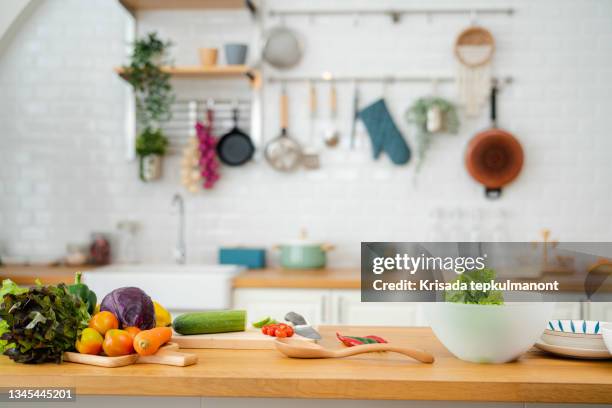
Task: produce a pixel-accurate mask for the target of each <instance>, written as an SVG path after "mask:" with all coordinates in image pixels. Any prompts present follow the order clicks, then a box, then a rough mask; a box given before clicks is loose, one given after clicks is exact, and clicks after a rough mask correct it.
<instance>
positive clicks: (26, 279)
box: [0, 265, 95, 285]
mask: <svg viewBox="0 0 612 408" xmlns="http://www.w3.org/2000/svg"><path fill="white" fill-rule="evenodd" d="M92 268H95V266H91V265H81V266H35V265H3V266H0V281H2V280H3V279H6V278H9V279H11V280H12V281H13V282H15V283H17V284H18V285H34V282H35V281H36V279H40V280H41V281H42V283H43V284H45V285H57V284H58V283H61V282H64V283H72V282H74V274H75V273H76V272H77V271H86V270H88V269H92Z"/></svg>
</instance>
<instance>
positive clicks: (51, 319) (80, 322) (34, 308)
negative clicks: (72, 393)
mask: <svg viewBox="0 0 612 408" xmlns="http://www.w3.org/2000/svg"><path fill="white" fill-rule="evenodd" d="M18 292H20V293H16V294H15V293H8V294H6V295H4V297H3V298H2V299H3V301H2V304H1V305H0V318H1V319H3V320H4V321H5V322H6V323H7V325H8V327H7V328H6V329H7V330H6V329H5V330H6V331H5V332H4V333H3V334H2V337H1V339H2V340H4V341H6V342H7V344H9V346H5V350H4V354H5V355H7V356H9V357H10V358H11V359H12V360H14V361H16V362H18V363H30V364H35V363H44V362H56V363H60V362H61V361H62V356H63V354H64V351H69V350H73V349H74V345H75V342H76V339H77V338H78V336H79V335H80V334H81V331H82V330H83V329H84V328H86V327H87V322H88V321H89V318H90V316H89V313H88V312H87V305H86V304H85V302H83V301H82V300H81V299H79V298H78V297H77V296H74V295H72V294H71V293H70V292H69V291H68V288H67V287H66V285H64V284H63V283H60V284H59V285H57V286H40V285H39V286H36V287H33V288H31V289H27V290H26V291H25V292H23V291H20V290H18Z"/></svg>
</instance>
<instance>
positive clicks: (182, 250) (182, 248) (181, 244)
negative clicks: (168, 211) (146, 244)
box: [172, 193, 187, 264]
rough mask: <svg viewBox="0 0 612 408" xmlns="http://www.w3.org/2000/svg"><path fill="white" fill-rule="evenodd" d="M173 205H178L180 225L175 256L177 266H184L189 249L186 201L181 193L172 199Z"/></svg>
mask: <svg viewBox="0 0 612 408" xmlns="http://www.w3.org/2000/svg"><path fill="white" fill-rule="evenodd" d="M172 205H173V206H175V205H178V210H179V224H178V239H177V242H176V247H175V248H174V251H173V255H174V260H175V261H176V263H177V264H184V263H185V261H186V259H187V248H186V245H185V201H184V200H183V196H181V195H180V194H179V193H176V194H174V196H173V197H172Z"/></svg>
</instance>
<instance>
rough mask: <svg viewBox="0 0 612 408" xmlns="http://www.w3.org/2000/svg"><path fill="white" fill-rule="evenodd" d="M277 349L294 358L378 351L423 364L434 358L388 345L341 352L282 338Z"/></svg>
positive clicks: (380, 344)
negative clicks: (409, 358)
mask: <svg viewBox="0 0 612 408" xmlns="http://www.w3.org/2000/svg"><path fill="white" fill-rule="evenodd" d="M274 345H275V346H276V349H277V350H278V351H280V352H281V353H283V354H284V355H286V356H287V357H293V358H338V357H348V356H354V355H356V354H362V353H373V352H377V351H393V352H396V353H400V354H404V355H406V356H408V357H412V358H414V359H415V360H418V361H420V362H422V363H433V362H434V357H433V356H432V355H431V354H429V353H427V352H426V351H423V350H417V349H412V348H408V347H397V346H393V345H391V344H387V343H378V344H364V345H361V346H353V347H347V348H345V349H341V350H330V349H326V348H324V347H322V346H319V345H318V344H314V343H310V342H306V341H303V340H297V339H287V338H281V339H278V338H277V339H276V341H275V342H274Z"/></svg>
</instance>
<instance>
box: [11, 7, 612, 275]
mask: <svg viewBox="0 0 612 408" xmlns="http://www.w3.org/2000/svg"><path fill="white" fill-rule="evenodd" d="M86 3H87V4H85V2H82V1H76V0H74V1H71V2H70V4H69V5H67V4H66V2H64V1H62V2H59V1H51V0H47V1H44V2H42V4H41V5H40V6H39V7H38V9H37V10H36V11H35V12H34V13H33V15H32V17H31V18H30V19H29V20H28V21H27V22H26V23H25V24H24V26H23V27H22V29H21V31H20V32H19V33H17V36H16V37H15V39H14V41H13V43H12V44H11V46H10V47H9V48H8V49H7V50H6V51H5V53H4V54H3V55H2V56H0V142H1V148H0V161H1V162H2V166H0V241H2V242H1V243H2V244H3V246H4V247H6V248H8V250H9V251H10V253H12V254H15V255H32V256H36V255H59V254H61V253H63V251H64V250H65V244H66V243H67V242H81V241H86V240H87V239H88V237H89V234H90V232H91V231H92V230H96V231H108V232H116V230H115V228H116V223H117V221H119V220H122V219H134V220H137V221H138V222H140V223H141V224H142V228H141V230H140V232H139V251H140V254H141V257H142V258H143V260H147V261H152V262H153V261H155V262H170V261H171V248H172V246H173V245H174V241H175V235H176V231H175V229H176V217H175V214H174V213H173V212H172V209H171V207H170V199H171V197H172V194H174V193H175V192H177V191H178V192H182V191H183V189H182V187H181V186H180V184H179V181H178V178H179V169H178V167H179V161H180V158H179V157H176V156H175V157H169V158H168V159H167V160H166V161H165V168H164V178H163V180H162V181H160V182H158V183H153V184H150V185H146V184H142V183H140V182H139V181H138V179H137V164H136V163H127V162H125V161H124V160H123V157H124V148H125V147H124V135H123V128H124V127H123V119H124V112H125V106H124V102H125V101H124V90H125V84H124V83H123V82H122V81H121V80H120V79H118V78H117V77H116V76H115V75H114V73H113V72H112V68H113V67H114V66H116V65H119V64H121V63H122V62H125V32H124V30H125V28H126V18H128V17H127V15H126V13H125V12H124V10H122V9H121V7H120V6H119V5H118V4H117V2H116V1H114V0H99V1H95V2H86ZM432 3H433V5H432V7H433V6H437V5H439V6H445V5H449V4H452V5H453V6H457V3H460V4H459V5H465V6H466V7H470V6H474V5H482V4H481V2H479V1H476V0H474V1H472V0H463V1H461V2H448V1H443V0H440V1H434V2H432ZM267 4H268V5H269V7H272V8H274V7H283V8H286V7H296V8H301V7H335V6H337V7H358V6H363V7H372V4H373V2H372V1H371V0H359V1H351V2H349V1H347V0H333V1H331V2H330V1H323V0H316V1H306V0H300V1H294V2H291V5H289V3H288V2H285V1H281V0H268V1H267ZM385 5H387V6H390V7H399V6H401V7H410V6H415V7H419V6H422V2H420V1H416V0H411V1H400V0H384V1H377V6H379V7H384V6H385ZM504 5H510V6H513V7H515V8H516V13H515V15H514V16H513V17H506V16H479V17H478V20H479V22H480V23H481V24H483V25H484V26H486V27H488V28H490V29H491V31H492V32H493V34H494V35H495V37H496V40H497V45H498V49H497V53H496V56H495V64H494V70H495V72H496V73H497V74H499V75H512V76H513V77H514V78H515V82H514V83H513V84H512V85H511V86H509V87H508V88H506V89H505V90H503V92H502V93H501V95H500V103H499V105H500V106H499V124H500V126H502V127H504V128H506V129H508V130H510V131H512V132H515V133H516V134H517V136H518V137H519V139H520V140H521V142H522V143H523V145H524V148H525V154H526V161H525V167H524V172H523V174H521V176H520V177H519V179H518V180H517V181H516V182H515V183H514V184H512V185H511V186H508V188H506V189H505V191H504V197H503V199H502V200H500V201H499V202H490V201H487V200H486V199H485V198H484V197H483V192H482V187H481V186H479V185H478V184H477V183H475V182H474V181H473V180H472V179H471V178H470V177H469V175H468V174H467V172H466V171H465V169H464V167H463V156H462V155H463V152H464V149H465V146H466V144H467V142H468V141H469V139H470V138H471V136H472V135H473V134H474V133H475V132H477V131H479V130H481V129H484V128H487V127H488V121H487V114H486V112H483V114H482V116H481V117H480V118H477V119H475V120H466V121H464V122H463V123H462V126H461V132H460V134H458V135H454V136H440V137H436V138H435V140H434V141H433V143H432V146H431V149H430V151H429V152H428V157H427V159H426V161H425V164H424V165H423V168H422V169H421V172H420V174H418V175H416V176H415V165H414V161H413V162H411V163H410V164H409V165H408V166H405V167H394V166H393V165H392V164H391V163H390V161H389V160H388V158H386V157H382V158H380V159H379V160H377V161H374V160H372V159H371V152H370V146H369V141H368V137H367V135H365V134H363V133H360V134H359V139H358V141H359V145H358V148H357V149H356V150H353V151H350V150H349V149H348V148H347V144H346V140H344V141H343V144H341V146H340V147H338V148H337V149H335V150H329V149H325V148H324V147H323V145H322V143H321V131H322V130H323V129H326V128H328V127H329V120H328V100H327V88H326V87H325V86H320V87H318V89H317V91H318V100H319V114H318V117H317V120H316V123H315V124H314V126H313V129H314V131H313V134H314V137H313V138H311V137H310V126H309V122H308V121H309V117H308V108H307V102H306V101H307V99H306V95H307V89H306V87H305V86H304V85H295V86H291V87H290V88H289V97H290V113H291V116H290V131H291V133H292V135H295V137H297V138H298V139H299V140H300V141H301V142H303V143H305V144H306V143H308V144H311V143H312V144H314V145H315V146H318V148H319V149H320V154H321V156H320V158H321V163H322V168H321V169H320V170H317V171H303V172H300V173H297V174H292V175H286V174H279V173H276V172H274V171H273V170H271V169H270V168H269V167H268V166H267V165H266V164H265V162H264V161H263V159H262V157H261V156H258V157H257V160H256V162H255V163H250V164H248V165H247V166H244V167H242V168H239V169H226V168H224V169H222V179H221V181H220V182H219V183H218V185H217V186H216V187H215V189H214V190H212V191H205V192H202V193H200V194H198V195H196V196H190V195H188V194H187V193H184V194H185V195H186V197H187V203H186V204H187V223H188V228H187V238H188V256H189V259H190V260H191V261H199V262H215V261H216V248H217V247H218V246H219V245H234V244H243V245H262V246H271V245H272V244H275V243H278V242H281V241H284V240H287V239H291V238H293V237H296V236H297V235H298V234H299V231H300V229H301V228H303V227H304V228H307V229H308V231H309V234H310V236H311V237H312V238H314V239H321V240H326V241H332V242H334V243H335V244H337V245H338V250H337V251H336V252H334V253H332V254H331V255H330V259H331V262H332V263H333V264H335V265H357V263H358V259H359V251H360V248H359V242H360V241H365V240H393V239H397V240H424V239H428V238H430V237H431V236H432V235H435V234H433V233H432V228H433V226H434V224H435V222H434V221H435V219H434V217H432V215H431V214H432V212H434V211H435V210H436V209H443V210H445V211H446V212H447V213H448V214H455V213H461V212H463V213H464V215H463V216H453V217H450V216H449V217H447V218H446V227H444V229H443V230H442V231H441V234H442V235H443V236H444V237H447V238H448V239H470V237H471V236H472V234H473V230H474V228H476V229H480V232H479V234H480V236H482V237H489V239H500V238H499V237H504V239H510V240H531V239H535V238H537V236H538V233H539V230H540V229H541V228H550V229H552V231H553V234H555V235H556V236H557V237H558V238H560V239H565V240H611V239H612V206H610V205H609V203H610V200H611V199H612V188H610V175H612V161H611V160H610V159H609V154H610V153H609V152H610V149H611V148H612V137H610V135H609V130H608V127H609V123H608V122H609V120H608V119H609V116H610V113H612V103H611V102H610V99H609V95H610V93H611V91H612V82H610V80H609V79H610V77H612V68H611V67H612V25H611V24H610V21H611V20H612V3H611V2H609V1H605V0H589V1H583V2H575V1H565V0H564V1H556V0H541V1H538V2H530V1H527V0H512V1H511V0H508V1H506V2H505V3H504ZM542 21H546V24H542ZM277 23H278V20H277V19H270V20H269V21H268V25H269V26H272V25H275V24H277ZM287 24H289V25H291V27H293V28H295V29H296V30H297V31H299V32H300V33H301V34H302V35H303V36H304V41H305V46H306V54H305V57H304V60H303V61H302V62H301V63H300V65H299V66H298V67H297V68H296V69H295V70H293V71H292V72H291V74H295V75H299V74H319V73H321V72H322V71H332V72H334V73H336V74H338V75H342V74H346V75H349V74H353V73H370V74H382V73H393V72H405V71H407V72H437V73H440V72H442V73H444V72H450V73H452V72H454V69H455V68H454V67H455V61H454V59H453V56H452V53H451V47H452V43H453V40H454V38H455V36H456V34H457V33H458V32H459V31H460V30H461V29H462V28H464V27H465V26H466V25H467V24H469V19H468V18H466V17H458V16H434V17H433V18H432V19H431V21H428V20H427V19H426V18H425V17H423V16H406V17H405V18H404V19H403V20H402V22H401V23H400V24H397V25H392V24H390V23H389V19H388V18H387V17H371V18H362V19H360V21H359V22H358V23H357V24H354V23H353V20H352V18H350V17H347V18H328V17H321V18H316V19H314V21H309V20H308V19H307V18H300V17H296V18H288V19H287ZM228 27H231V29H230V28H228ZM139 30H140V32H141V33H144V32H147V31H150V30H158V31H159V32H160V34H161V36H163V37H170V38H171V39H172V40H173V42H174V44H175V46H174V47H173V49H172V54H173V57H174V60H175V62H176V63H177V64H196V63H197V62H198V56H197V49H198V48H200V47H206V46H217V47H221V46H222V45H223V44H224V43H226V42H230V41H243V42H248V43H250V42H251V41H252V37H253V36H254V33H255V31H254V28H253V25H252V24H251V22H250V18H249V16H248V14H247V13H246V12H244V11H239V12H232V11H212V12H207V11H193V10H190V11H172V12H142V13H139ZM223 59H224V56H223V52H222V51H221V55H220V60H221V62H223ZM250 59H251V60H252V61H254V60H256V59H257V56H256V55H255V53H254V50H253V49H251V50H250ZM174 85H175V89H177V93H178V94H179V97H193V96H195V97H199V98H202V97H206V96H208V95H212V96H218V95H243V96H248V92H249V91H248V88H247V87H246V86H245V84H244V82H243V81H238V82H236V83H233V82H232V81H215V82H202V81H198V80H180V81H175V82H174ZM361 91H362V103H363V104H367V103H369V102H372V101H374V100H376V99H377V98H379V97H380V95H381V93H382V87H381V86H380V85H377V84H365V85H363V87H362V89H361ZM278 92H279V88H278V86H277V85H271V86H267V88H266V91H265V94H264V111H265V116H264V128H265V132H264V139H265V140H270V139H271V138H273V137H274V136H276V135H277V134H278V131H279V129H278V127H279V125H278V106H277V105H278V96H279V93H278ZM430 92H431V87H430V86H429V85H428V84H395V85H393V86H392V87H390V88H389V89H388V90H387V102H388V105H389V107H390V109H391V113H392V115H393V117H394V119H395V121H396V123H397V125H398V127H399V128H400V130H401V131H402V132H403V133H404V135H405V137H406V139H407V140H408V142H409V144H410V146H411V147H412V149H413V150H414V149H415V141H414V134H413V131H412V129H411V128H410V127H409V126H408V125H407V124H406V122H405V121H404V112H405V110H406V109H407V108H408V107H409V106H410V105H411V104H412V102H413V101H414V100H416V98H418V97H420V96H422V95H426V94H428V93H430ZM440 93H441V94H442V95H445V96H447V97H449V98H453V97H454V95H455V88H454V86H453V85H450V84H447V85H442V86H441V87H440ZM338 98H339V116H338V119H337V122H336V125H337V126H338V128H339V129H340V130H341V132H342V137H344V138H345V139H346V138H347V134H348V130H349V129H350V120H351V98H352V87H351V86H350V85H349V84H339V85H338ZM474 209H480V210H481V211H483V212H484V213H486V215H484V216H483V217H484V218H483V221H482V222H481V223H480V225H479V226H477V227H473V226H472V225H470V221H469V214H470V212H471V211H473V210H474ZM499 210H503V211H504V212H505V215H504V216H503V217H499V216H498V211H499ZM272 258H273V259H274V258H275V257H274V256H272Z"/></svg>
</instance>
